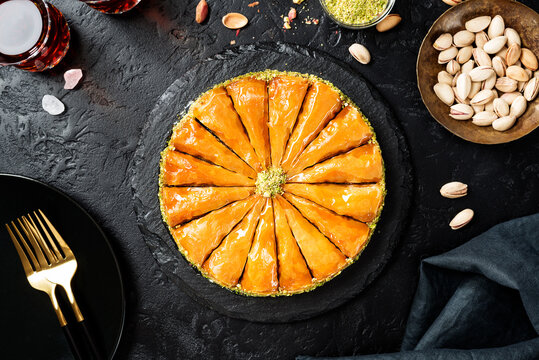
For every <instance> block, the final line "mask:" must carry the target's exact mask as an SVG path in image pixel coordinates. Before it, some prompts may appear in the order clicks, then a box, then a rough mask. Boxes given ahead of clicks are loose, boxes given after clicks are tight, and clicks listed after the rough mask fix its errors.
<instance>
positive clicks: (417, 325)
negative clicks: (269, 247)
mask: <svg viewBox="0 0 539 360" xmlns="http://www.w3.org/2000/svg"><path fill="white" fill-rule="evenodd" d="M420 272H421V274H420V279H419V285H418V288H417V292H416V295H415V298H414V301H413V304H412V308H411V311H410V315H409V317H408V324H407V326H406V332H405V335H404V339H403V343H402V348H401V350H402V352H400V353H394V354H379V355H367V356H352V357H342V358H340V359H342V360H346V359H349V360H352V359H354V360H382V359H384V360H388V359H394V360H409V359H414V360H415V359H425V360H426V359H429V360H450V359H451V360H454V359H459V360H460V359H467V360H468V359H469V360H471V359H473V360H483V359H485V360H487V359H488V360H491V359H503V360H505V359H508V360H538V359H539V337H538V334H539V214H535V215H531V216H527V217H523V218H519V219H515V220H511V221H508V222H505V223H502V224H499V225H497V226H495V227H493V228H492V229H490V230H489V231H487V232H485V233H483V234H481V235H479V236H477V237H476V238H474V239H472V240H471V241H469V242H467V243H465V244H464V245H462V246H459V247H458V248H456V249H453V250H451V251H449V252H447V253H445V254H442V255H438V256H434V257H430V258H427V259H425V260H423V262H422V263H421V268H420ZM298 359H301V360H308V359H314V358H311V357H305V356H300V357H298ZM316 359H318V360H320V359H322V358H316ZM326 359H327V358H326Z"/></svg>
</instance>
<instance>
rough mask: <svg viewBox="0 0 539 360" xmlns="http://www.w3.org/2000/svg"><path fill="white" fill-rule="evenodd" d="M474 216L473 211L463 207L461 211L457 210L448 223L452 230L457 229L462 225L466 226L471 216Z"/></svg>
mask: <svg viewBox="0 0 539 360" xmlns="http://www.w3.org/2000/svg"><path fill="white" fill-rule="evenodd" d="M473 216H474V212H473V210H472V209H464V210H462V211H461V212H459V213H458V214H457V215H455V217H454V218H453V220H451V222H450V223H449V226H450V227H451V229H453V230H458V229H460V228H462V227H464V226H466V225H467V224H468V223H469V222H470V221H472V218H473Z"/></svg>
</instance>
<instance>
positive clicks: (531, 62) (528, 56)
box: [520, 48, 537, 71]
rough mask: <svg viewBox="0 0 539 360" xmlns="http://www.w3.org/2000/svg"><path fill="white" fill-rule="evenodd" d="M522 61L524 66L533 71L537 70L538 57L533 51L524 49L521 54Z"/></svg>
mask: <svg viewBox="0 0 539 360" xmlns="http://www.w3.org/2000/svg"><path fill="white" fill-rule="evenodd" d="M520 61H522V65H524V66H525V67H527V68H528V69H530V70H531V71H535V70H537V57H536V56H535V55H534V53H533V52H532V51H531V50H529V49H526V48H522V51H521V53H520Z"/></svg>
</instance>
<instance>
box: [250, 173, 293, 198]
mask: <svg viewBox="0 0 539 360" xmlns="http://www.w3.org/2000/svg"><path fill="white" fill-rule="evenodd" d="M285 182H286V174H285V172H284V171H283V169H281V168H275V167H270V168H269V169H267V170H264V171H262V172H259V173H258V176H257V177H256V183H255V185H256V193H257V194H260V195H262V196H264V197H274V196H275V195H277V194H279V195H280V194H282V193H283V187H282V185H283V184H284V183H285Z"/></svg>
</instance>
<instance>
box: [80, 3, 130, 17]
mask: <svg viewBox="0 0 539 360" xmlns="http://www.w3.org/2000/svg"><path fill="white" fill-rule="evenodd" d="M81 1H82V2H83V3H86V5H88V6H90V7H92V8H94V9H96V10H98V11H101V12H102V13H105V14H121V13H124V12H126V11H129V10H131V9H132V8H134V7H135V6H136V5H137V4H138V3H139V2H140V1H141V0H81Z"/></svg>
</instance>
